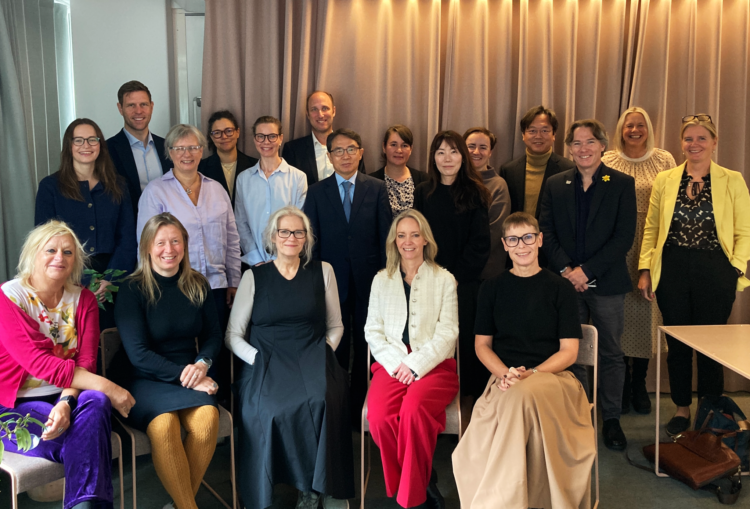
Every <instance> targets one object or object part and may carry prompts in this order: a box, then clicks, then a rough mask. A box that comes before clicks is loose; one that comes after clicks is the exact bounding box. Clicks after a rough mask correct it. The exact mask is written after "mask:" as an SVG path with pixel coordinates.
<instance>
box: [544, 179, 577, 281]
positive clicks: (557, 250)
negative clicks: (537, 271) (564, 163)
mask: <svg viewBox="0 0 750 509" xmlns="http://www.w3.org/2000/svg"><path fill="white" fill-rule="evenodd" d="M552 187H553V186H550V185H549V183H548V184H547V186H546V187H545V189H544V196H543V198H542V211H541V214H540V215H539V229H540V230H541V231H542V234H543V237H542V248H543V249H544V252H545V253H546V254H547V259H548V260H549V262H550V267H551V268H552V269H553V270H554V271H555V272H559V271H560V270H562V269H563V267H566V266H568V265H571V264H572V263H573V260H571V258H570V256H568V254H567V253H566V252H565V250H564V249H563V248H562V246H561V245H560V239H559V238H558V236H557V224H556V218H555V214H554V210H553V209H554V198H553V196H552V193H553V191H552ZM559 220H562V221H564V220H565V218H559Z"/></svg>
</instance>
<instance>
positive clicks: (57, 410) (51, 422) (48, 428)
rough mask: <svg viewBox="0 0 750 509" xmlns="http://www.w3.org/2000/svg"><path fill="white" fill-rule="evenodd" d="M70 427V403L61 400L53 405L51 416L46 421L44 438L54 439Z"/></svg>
mask: <svg viewBox="0 0 750 509" xmlns="http://www.w3.org/2000/svg"><path fill="white" fill-rule="evenodd" d="M69 427H70V405H68V404H67V403H66V402H65V401H60V402H58V403H57V405H55V406H53V407H52V410H50V412H49V418H48V419H47V422H45V423H44V433H42V440H54V439H56V438H58V437H59V436H60V435H62V434H63V433H65V431H66V430H67V429H68V428H69Z"/></svg>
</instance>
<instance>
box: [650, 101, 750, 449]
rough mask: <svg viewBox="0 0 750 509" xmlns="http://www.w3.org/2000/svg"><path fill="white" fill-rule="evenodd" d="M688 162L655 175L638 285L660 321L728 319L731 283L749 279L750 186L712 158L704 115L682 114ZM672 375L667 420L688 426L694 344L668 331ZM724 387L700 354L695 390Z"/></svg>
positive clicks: (736, 287) (713, 136) (711, 134)
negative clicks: (671, 413)
mask: <svg viewBox="0 0 750 509" xmlns="http://www.w3.org/2000/svg"><path fill="white" fill-rule="evenodd" d="M682 122H683V123H682V129H681V130H680V138H681V141H682V151H683V154H684V156H685V159H686V161H685V163H684V164H682V165H680V166H678V167H676V168H673V169H671V170H667V171H664V172H662V173H660V174H659V175H657V177H656V180H655V181H654V186H653V190H652V192H651V204H650V206H649V210H648V216H647V218H646V227H645V229H644V232H643V244H642V247H641V255H640V260H639V263H638V268H639V270H640V271H641V274H640V279H639V282H638V288H639V290H640V291H641V293H642V295H643V297H644V298H645V299H647V300H653V299H654V295H656V297H658V300H657V303H658V304H659V309H660V310H661V312H662V316H663V317H664V325H718V324H725V323H727V320H728V319H729V314H730V313H731V312H732V304H733V303H734V298H735V291H742V290H744V289H745V287H747V286H748V285H750V280H748V279H747V278H746V277H745V274H744V273H745V270H746V268H747V262H748V259H750V193H748V189H747V185H746V183H745V179H744V178H743V176H742V174H741V173H739V172H736V171H732V170H728V169H726V168H722V167H721V166H719V165H718V164H716V163H715V162H713V161H712V160H711V156H712V154H713V152H714V151H715V150H716V145H717V143H718V139H719V138H718V134H717V132H716V126H714V124H713V121H712V120H711V117H710V116H709V115H705V114H698V115H688V116H686V117H684V118H683V119H682ZM667 344H668V345H669V355H668V357H667V366H668V368H669V383H670V386H671V390H672V401H674V403H675V405H677V411H676V412H675V415H674V417H673V418H672V419H671V420H670V421H669V423H668V424H667V433H668V434H670V435H673V436H674V435H676V434H678V433H681V432H682V431H684V430H686V429H687V428H688V427H689V426H690V403H691V401H692V365H693V349H692V348H689V347H688V346H686V345H685V344H684V343H681V342H679V341H677V340H675V339H673V338H671V337H669V336H667ZM723 390H724V371H723V368H722V367H721V365H720V364H719V363H717V362H715V361H713V360H711V359H709V358H708V357H706V356H705V355H703V354H700V353H699V354H698V398H699V399H700V398H701V397H703V396H705V395H720V394H721V393H722V391H723Z"/></svg>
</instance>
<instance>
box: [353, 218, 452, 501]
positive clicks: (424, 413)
mask: <svg viewBox="0 0 750 509" xmlns="http://www.w3.org/2000/svg"><path fill="white" fill-rule="evenodd" d="M385 250H386V254H387V257H388V262H387V265H386V268H385V270H381V271H380V272H378V274H377V275H376V276H375V279H374V280H373V282H372V291H371V292H370V308H369V310H368V312H367V325H365V339H367V342H368V343H369V344H370V349H371V350H372V355H373V357H375V363H374V364H373V365H372V383H371V385H370V391H369V392H368V393H367V409H368V412H367V420H368V421H369V422H370V431H371V432H372V438H373V439H374V440H375V443H376V444H377V445H378V447H379V448H380V457H381V458H382V460H383V471H384V474H385V489H386V492H387V494H388V496H389V497H392V496H393V495H395V494H396V492H398V498H397V501H398V503H399V505H400V506H402V507H417V506H419V505H420V504H423V503H424V502H425V500H428V501H429V502H428V504H429V506H430V507H444V506H445V501H444V500H443V497H442V495H441V494H440V491H438V488H437V485H436V483H437V475H436V474H435V471H434V470H433V468H432V457H433V454H434V452H435V444H436V443H437V436H438V435H439V434H440V433H442V432H443V431H444V430H445V407H446V406H448V405H449V404H450V402H451V401H453V398H455V397H456V393H457V392H458V376H457V375H456V361H455V359H454V358H453V354H454V352H455V349H456V339H457V337H458V304H457V298H456V280H455V278H454V277H453V276H452V275H451V273H450V272H448V271H447V270H445V269H444V268H442V267H440V266H438V265H437V264H436V263H435V254H436V252H437V245H436V244H435V239H433V237H432V231H430V225H429V224H427V220H426V219H425V218H424V216H423V215H422V214H420V213H419V212H417V211H416V210H406V211H404V212H402V213H401V214H399V215H398V216H397V217H396V219H395V220H394V221H393V223H392V224H391V229H390V232H389V233H388V239H387V240H386V242H385ZM420 290H421V291H420ZM412 296H414V299H413V300H412ZM416 297H419V298H416ZM410 325H411V326H410Z"/></svg>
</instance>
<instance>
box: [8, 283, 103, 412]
mask: <svg viewBox="0 0 750 509" xmlns="http://www.w3.org/2000/svg"><path fill="white" fill-rule="evenodd" d="M75 326H76V331H77V333H78V350H77V352H76V353H75V355H74V356H73V358H70V359H63V358H60V357H57V356H56V355H55V354H54V353H53V349H54V347H55V344H54V343H53V342H52V341H50V339H49V338H48V337H47V336H45V335H44V334H43V333H42V332H40V330H39V322H38V321H37V319H36V317H32V316H29V315H27V314H26V313H25V312H24V311H23V310H22V309H21V308H20V307H18V305H16V304H15V303H14V302H13V301H11V300H10V299H9V298H8V297H7V296H6V295H5V294H4V293H3V292H1V291H0V405H3V406H5V407H9V408H13V407H14V406H15V402H16V395H17V393H18V390H19V389H20V388H21V387H22V386H23V384H24V382H25V381H26V379H27V377H28V375H29V374H31V375H32V376H34V377H36V378H39V379H41V380H44V381H46V382H48V383H50V384H52V385H54V386H56V387H60V388H68V387H70V384H71V383H72V382H73V372H74V371H75V368H76V367H81V368H84V369H86V370H87V371H89V372H91V373H96V354H97V349H98V348H99V309H98V306H97V303H96V297H94V294H93V293H91V292H90V291H89V290H87V289H85V288H82V289H81V297H80V299H79V301H78V306H77V308H76V314H75Z"/></svg>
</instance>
